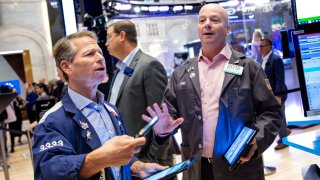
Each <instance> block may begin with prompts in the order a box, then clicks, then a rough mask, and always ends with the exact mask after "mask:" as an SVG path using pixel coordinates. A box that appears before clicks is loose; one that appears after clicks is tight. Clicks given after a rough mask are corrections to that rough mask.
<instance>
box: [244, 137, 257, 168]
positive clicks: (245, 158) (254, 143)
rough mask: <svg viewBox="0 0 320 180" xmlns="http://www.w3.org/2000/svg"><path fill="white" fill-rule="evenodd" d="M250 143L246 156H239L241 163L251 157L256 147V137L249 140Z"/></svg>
mask: <svg viewBox="0 0 320 180" xmlns="http://www.w3.org/2000/svg"><path fill="white" fill-rule="evenodd" d="M250 145H252V147H251V149H250V151H249V153H248V154H247V156H242V157H240V161H241V162H242V163H244V162H247V161H249V160H250V159H251V157H252V156H253V154H254V152H255V151H256V150H257V149H258V145H257V140H256V138H254V139H253V140H252V141H251V142H250Z"/></svg>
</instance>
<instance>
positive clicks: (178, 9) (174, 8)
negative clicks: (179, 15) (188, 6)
mask: <svg viewBox="0 0 320 180" xmlns="http://www.w3.org/2000/svg"><path fill="white" fill-rule="evenodd" d="M182 10H183V6H174V7H173V11H182Z"/></svg>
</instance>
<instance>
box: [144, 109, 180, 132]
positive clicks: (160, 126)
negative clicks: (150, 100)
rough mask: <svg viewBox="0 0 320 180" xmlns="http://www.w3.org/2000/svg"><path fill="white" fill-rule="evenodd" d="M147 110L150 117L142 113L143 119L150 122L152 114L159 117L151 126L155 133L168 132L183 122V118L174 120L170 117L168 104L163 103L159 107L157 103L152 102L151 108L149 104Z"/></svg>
mask: <svg viewBox="0 0 320 180" xmlns="http://www.w3.org/2000/svg"><path fill="white" fill-rule="evenodd" d="M147 111H148V113H149V114H150V116H151V117H149V116H147V115H144V114H143V115H142V119H143V120H145V121H147V122H150V121H151V120H152V118H153V117H154V116H158V117H159V120H158V122H157V123H156V124H155V125H154V126H153V131H154V132H155V134H157V135H163V134H169V133H171V132H172V131H173V130H174V129H176V128H177V127H178V126H179V125H180V124H182V123H183V118H178V119H175V120H174V119H172V118H171V116H170V114H169V111H168V106H167V104H165V103H163V104H162V105H161V108H160V107H159V105H158V104H157V103H154V104H153V108H151V107H150V106H149V107H148V108H147Z"/></svg>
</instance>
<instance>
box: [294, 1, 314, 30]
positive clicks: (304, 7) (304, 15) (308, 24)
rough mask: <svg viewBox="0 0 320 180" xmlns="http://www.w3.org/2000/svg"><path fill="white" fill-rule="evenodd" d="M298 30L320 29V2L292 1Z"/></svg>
mask: <svg viewBox="0 0 320 180" xmlns="http://www.w3.org/2000/svg"><path fill="white" fill-rule="evenodd" d="M291 4H292V12H293V15H294V21H295V26H296V27H295V28H296V29H299V30H301V29H318V28H319V27H320V11H319V6H320V1H315V0H291Z"/></svg>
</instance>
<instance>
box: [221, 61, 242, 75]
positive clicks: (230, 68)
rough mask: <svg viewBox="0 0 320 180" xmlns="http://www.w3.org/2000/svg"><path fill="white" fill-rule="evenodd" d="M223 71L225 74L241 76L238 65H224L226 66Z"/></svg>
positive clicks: (240, 67) (240, 68) (240, 69)
mask: <svg viewBox="0 0 320 180" xmlns="http://www.w3.org/2000/svg"><path fill="white" fill-rule="evenodd" d="M223 70H224V72H226V73H229V74H234V75H237V76H241V75H242V72H243V67H242V66H238V65H234V64H229V63H226V65H225V66H224V69H223Z"/></svg>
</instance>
